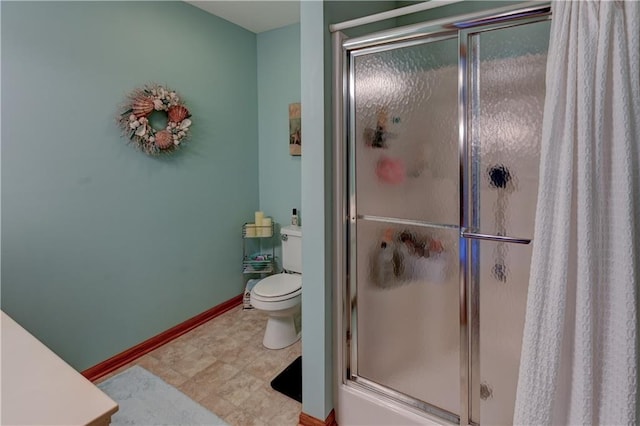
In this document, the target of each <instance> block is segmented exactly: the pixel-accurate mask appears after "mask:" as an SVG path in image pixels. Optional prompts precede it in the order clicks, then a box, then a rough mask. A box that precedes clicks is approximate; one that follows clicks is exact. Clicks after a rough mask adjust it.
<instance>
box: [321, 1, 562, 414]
mask: <svg viewBox="0 0 640 426" xmlns="http://www.w3.org/2000/svg"><path fill="white" fill-rule="evenodd" d="M550 16H551V9H550V4H549V2H529V3H524V4H520V5H515V6H510V7H505V8H500V9H494V10H490V11H486V12H481V13H474V14H469V15H464V16H461V17H457V18H454V19H446V20H437V21H431V22H427V23H423V24H416V25H410V26H407V27H401V28H395V29H392V30H388V31H383V32H379V33H375V34H371V35H367V36H364V37H358V38H353V39H349V38H347V37H346V36H345V35H344V34H343V33H341V32H336V33H334V34H333V41H332V42H333V55H334V57H333V60H334V76H333V83H334V92H333V94H334V96H333V112H334V114H333V119H334V135H333V136H334V143H333V164H334V166H335V167H334V176H333V178H334V186H333V189H334V199H333V201H334V217H333V220H334V237H335V238H334V244H333V253H334V256H333V262H334V274H333V277H334V283H335V295H336V298H335V301H336V304H335V311H336V313H337V318H336V329H335V330H336V337H337V338H338V344H337V345H336V346H337V351H336V364H335V365H336V366H337V367H338V370H339V372H340V373H339V374H340V375H339V377H340V382H341V383H342V384H344V385H347V386H354V387H357V388H361V389H366V390H367V391H370V392H373V393H375V394H377V395H378V396H380V397H382V398H384V399H385V400H387V401H388V402H389V403H391V404H397V403H400V404H402V405H404V406H405V407H408V408H410V409H417V410H419V411H421V412H424V413H427V415H430V416H431V417H433V418H434V420H445V421H448V422H451V423H458V424H460V425H468V424H471V425H475V424H479V419H480V344H479V342H480V335H479V334H480V328H479V278H478V272H479V259H478V258H477V256H476V255H475V254H474V253H477V252H478V250H477V249H478V244H479V242H478V240H481V239H495V238H496V237H495V236H490V235H484V234H479V233H478V232H477V230H478V227H479V214H478V210H479V188H478V186H477V185H474V182H477V178H478V176H477V175H478V164H477V163H478V161H477V153H475V152H473V151H472V149H473V144H472V143H471V136H472V135H471V134H470V129H471V125H470V123H471V118H472V111H471V105H472V104H473V103H474V102H477V99H478V96H479V93H478V87H479V85H478V84H477V77H478V76H477V70H478V66H477V65H478V64H477V63H472V61H476V60H477V59H478V57H479V55H478V51H479V44H478V37H477V35H478V34H480V33H482V32H486V31H494V30H499V29H504V28H509V27H514V26H520V25H526V24H530V23H534V22H540V21H544V20H547V19H550ZM456 37H457V39H458V94H457V95H458V99H457V102H458V152H459V160H460V164H459V176H460V179H459V185H460V203H459V211H460V218H459V226H457V227H456V229H458V230H459V232H460V237H459V253H460V261H459V268H460V285H459V290H460V305H459V313H460V393H461V394H460V413H459V415H456V414H454V413H450V412H448V411H445V410H443V409H441V408H439V407H436V406H433V405H431V404H429V403H426V402H424V401H420V400H417V399H415V398H412V397H411V396H409V395H405V394H403V393H400V392H397V391H395V390H392V389H389V388H386V387H385V386H381V385H380V384H377V383H375V382H373V381H370V380H368V379H366V378H363V377H361V376H358V368H357V340H358V333H357V315H358V312H357V291H356V284H355V283H356V280H355V278H356V277H357V271H356V266H355V265H356V262H355V260H354V259H352V258H351V255H352V254H354V253H357V241H356V221H357V219H358V217H357V211H356V198H355V145H354V144H355V126H353V125H352V123H354V117H355V93H354V88H353V84H350V83H351V82H353V81H354V66H353V64H354V61H353V59H354V58H355V57H357V56H359V55H364V54H371V53H378V52H383V51H388V50H395V49H399V48H404V47H409V46H415V45H419V44H427V43H432V42H437V41H441V40H448V39H452V38H456ZM474 79H475V80H474ZM474 81H475V82H476V84H471V83H472V82H474ZM470 88H474V89H475V91H474V92H470V90H469V89H470ZM379 220H383V221H384V218H379ZM393 223H405V224H409V225H418V226H436V227H443V228H451V227H450V226H448V225H440V224H429V223H426V222H422V221H409V220H401V219H393ZM502 239H503V240H504V239H510V240H511V242H516V243H525V244H526V243H528V241H525V240H524V239H519V238H516V237H502ZM334 317H335V316H334Z"/></svg>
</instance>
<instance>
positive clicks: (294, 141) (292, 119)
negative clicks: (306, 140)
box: [289, 102, 302, 155]
mask: <svg viewBox="0 0 640 426" xmlns="http://www.w3.org/2000/svg"><path fill="white" fill-rule="evenodd" d="M301 130H302V127H301V108H300V102H298V103H295V104H289V154H291V155H302V138H301Z"/></svg>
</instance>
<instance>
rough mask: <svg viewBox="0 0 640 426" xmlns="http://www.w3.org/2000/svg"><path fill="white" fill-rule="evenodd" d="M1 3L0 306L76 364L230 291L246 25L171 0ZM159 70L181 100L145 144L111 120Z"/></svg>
mask: <svg viewBox="0 0 640 426" xmlns="http://www.w3.org/2000/svg"><path fill="white" fill-rule="evenodd" d="M1 8H2V15H1V19H2V29H1V31H2V33H1V35H2V124H3V126H2V309H3V310H4V311H5V312H7V313H8V314H9V315H10V316H12V317H14V318H15V319H16V320H17V321H18V322H19V323H21V324H22V325H23V326H25V327H26V328H27V329H28V330H29V331H31V332H32V333H33V334H35V335H36V337H38V338H39V339H41V340H42V341H43V342H44V343H45V344H47V345H48V346H50V347H51V348H52V349H53V350H54V351H55V352H57V353H58V354H59V355H60V356H61V357H62V358H63V359H65V360H66V361H68V362H69V363H71V365H73V366H74V367H75V368H77V369H80V370H82V369H85V368H87V367H89V366H92V365H94V364H96V363H98V362H100V361H103V360H105V359H106V358H108V357H110V356H112V355H114V354H116V353H118V352H120V351H122V350H124V349H127V348H129V347H131V346H133V345H135V344H137V343H140V342H141V341H143V340H145V339H147V338H149V337H151V336H153V335H155V334H157V333H159V332H162V331H164V330H166V329H168V328H170V327H172V326H174V325H176V324H178V323H180V322H182V321H184V320H186V319H188V318H190V317H192V316H194V315H196V314H198V313H200V312H202V311H204V310H206V309H208V308H210V307H212V306H214V305H217V304H219V303H221V302H223V301H225V300H228V299H230V298H231V297H233V296H236V295H238V294H240V293H241V292H242V277H241V275H240V274H239V259H240V256H241V239H240V236H239V235H240V230H241V224H242V222H243V221H245V220H246V219H248V218H250V217H252V216H253V211H254V210H256V209H257V208H258V203H259V196H258V184H257V181H258V124H257V123H258V111H257V105H258V99H257V76H256V69H257V63H256V36H255V34H253V33H251V32H249V31H246V30H244V29H242V28H240V27H237V26H235V25H233V24H231V23H229V22H227V21H224V20H222V19H219V18H216V17H214V16H212V15H209V14H207V13H205V12H203V11H201V10H199V9H197V8H195V7H193V6H190V5H188V4H186V3H183V2H39V3H35V2H24V3H22V2H6V1H3V2H2V3H1ZM150 81H156V82H159V83H162V84H166V85H167V86H169V87H171V88H173V89H175V90H177V91H178V92H179V94H180V95H181V96H182V97H183V99H184V100H185V102H186V104H187V106H188V107H189V108H190V110H191V112H192V113H193V122H194V124H193V126H192V138H191V141H190V142H189V144H188V145H186V146H185V147H184V149H183V150H181V151H179V152H178V153H176V154H175V155H172V156H170V157H166V158H151V157H148V156H146V155H144V154H142V153H140V152H138V151H136V150H135V149H134V148H133V147H132V146H128V145H127V144H126V143H125V141H124V140H123V139H121V138H120V132H119V130H118V128H117V127H116V125H115V117H116V115H117V113H118V107H119V105H120V104H121V103H122V102H123V100H124V97H125V95H126V93H127V92H129V91H130V90H131V89H133V88H135V87H138V86H140V85H142V84H144V83H146V82H150Z"/></svg>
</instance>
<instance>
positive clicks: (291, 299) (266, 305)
mask: <svg viewBox="0 0 640 426" xmlns="http://www.w3.org/2000/svg"><path fill="white" fill-rule="evenodd" d="M280 234H281V239H282V269H283V270H284V272H282V273H280V274H275V275H271V276H269V277H267V278H265V279H263V280H261V281H260V282H259V283H257V284H256V285H255V286H254V287H253V289H252V290H251V305H252V306H253V307H254V308H255V309H257V310H260V311H264V312H266V313H267V314H268V315H269V319H268V320H267V328H266V330H265V332H264V338H263V339H262V344H263V345H264V346H265V347H266V348H269V349H282V348H286V347H287V346H289V345H292V344H293V343H295V342H297V341H298V340H299V339H300V333H297V332H296V327H295V324H294V317H295V316H296V315H297V314H298V313H299V312H300V302H301V301H302V228H301V227H300V226H287V227H283V228H282V229H281V230H280Z"/></svg>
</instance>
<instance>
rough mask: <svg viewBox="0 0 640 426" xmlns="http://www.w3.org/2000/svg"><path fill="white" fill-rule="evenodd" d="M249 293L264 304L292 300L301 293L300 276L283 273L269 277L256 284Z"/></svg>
mask: <svg viewBox="0 0 640 426" xmlns="http://www.w3.org/2000/svg"><path fill="white" fill-rule="evenodd" d="M251 293H252V296H253V297H254V298H255V299H257V300H261V301H264V302H280V301H283V300H288V299H292V298H294V297H296V296H299V295H300V294H301V293H302V276H301V275H298V274H285V273H281V274H276V275H271V276H269V277H267V278H265V279H263V280H262V281H260V282H259V283H258V284H256V285H255V286H254V287H253V289H252V291H251Z"/></svg>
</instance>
